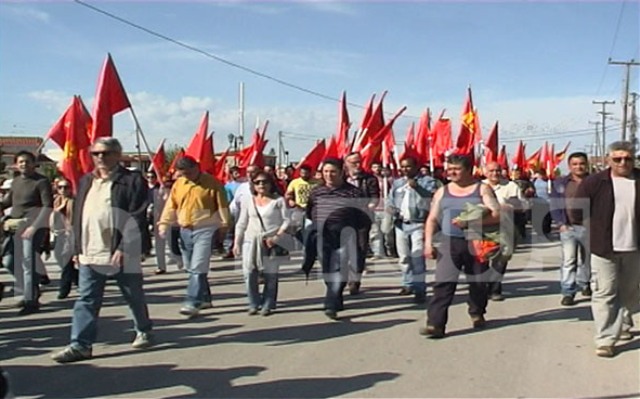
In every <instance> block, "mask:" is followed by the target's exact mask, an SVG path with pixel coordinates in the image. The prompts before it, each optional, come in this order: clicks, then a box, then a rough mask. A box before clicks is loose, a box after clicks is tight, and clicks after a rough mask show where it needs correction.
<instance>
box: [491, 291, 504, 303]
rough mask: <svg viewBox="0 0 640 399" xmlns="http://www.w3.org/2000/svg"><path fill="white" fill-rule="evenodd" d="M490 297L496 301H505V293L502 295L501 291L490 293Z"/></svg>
mask: <svg viewBox="0 0 640 399" xmlns="http://www.w3.org/2000/svg"><path fill="white" fill-rule="evenodd" d="M489 299H491V300H492V301H495V302H502V301H504V295H502V294H501V293H499V292H495V293H493V294H491V295H489Z"/></svg>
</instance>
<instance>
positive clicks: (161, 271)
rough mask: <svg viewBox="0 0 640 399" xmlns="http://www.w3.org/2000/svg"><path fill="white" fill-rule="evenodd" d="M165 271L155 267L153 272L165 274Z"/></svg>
mask: <svg viewBox="0 0 640 399" xmlns="http://www.w3.org/2000/svg"><path fill="white" fill-rule="evenodd" d="M166 272H167V271H166V270H164V269H156V270H155V271H154V272H153V273H154V274H156V275H160V274H165V273H166Z"/></svg>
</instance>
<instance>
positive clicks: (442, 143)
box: [432, 110, 453, 167]
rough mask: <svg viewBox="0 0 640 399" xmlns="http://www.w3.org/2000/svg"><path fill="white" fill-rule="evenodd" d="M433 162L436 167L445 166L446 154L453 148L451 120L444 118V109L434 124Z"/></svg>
mask: <svg viewBox="0 0 640 399" xmlns="http://www.w3.org/2000/svg"><path fill="white" fill-rule="evenodd" d="M432 132H433V139H432V142H433V149H432V152H433V162H434V167H441V166H443V164H444V163H443V160H444V156H445V154H446V153H447V151H449V150H451V149H452V148H453V141H452V139H451V120H449V119H447V118H444V110H442V112H441V113H440V117H438V120H437V122H436V123H435V124H434V126H433V130H432Z"/></svg>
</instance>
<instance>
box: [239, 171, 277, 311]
mask: <svg viewBox="0 0 640 399" xmlns="http://www.w3.org/2000/svg"><path fill="white" fill-rule="evenodd" d="M252 186H253V189H252V194H253V195H252V196H251V197H249V198H247V199H246V200H245V203H243V204H242V207H241V211H240V216H239V218H238V223H237V224H236V237H235V243H234V246H233V253H234V255H235V256H236V257H237V256H239V255H240V253H241V252H242V271H243V273H244V279H245V284H246V287H247V296H248V299H249V315H255V314H257V313H258V310H259V309H262V312H261V313H262V315H263V316H268V315H270V314H271V313H272V312H273V310H274V309H275V308H276V300H277V295H278V268H279V266H280V262H281V261H282V259H283V256H285V253H286V251H283V247H284V245H283V244H284V243H283V241H284V239H285V231H286V229H287V227H288V226H289V215H288V213H287V206H286V204H285V201H284V198H283V197H281V196H280V195H278V194H277V193H276V187H275V185H274V181H273V178H272V177H271V175H270V174H268V173H265V172H259V173H258V174H256V175H255V176H254V177H253V180H252ZM260 274H262V276H263V278H264V289H263V292H262V295H261V294H260V292H259V288H258V285H259V284H258V279H259V276H260Z"/></svg>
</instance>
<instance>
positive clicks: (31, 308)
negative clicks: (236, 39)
mask: <svg viewBox="0 0 640 399" xmlns="http://www.w3.org/2000/svg"><path fill="white" fill-rule="evenodd" d="M39 311H40V305H39V304H37V303H36V304H25V305H24V307H23V308H22V309H20V311H19V312H18V316H27V315H30V314H33V313H38V312H39Z"/></svg>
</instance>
